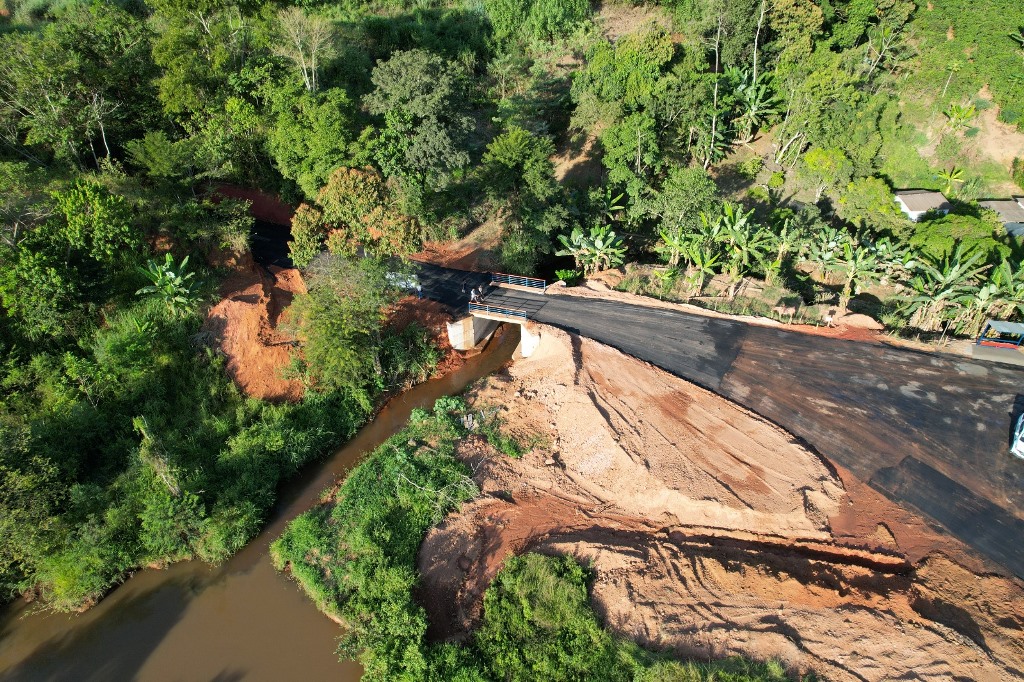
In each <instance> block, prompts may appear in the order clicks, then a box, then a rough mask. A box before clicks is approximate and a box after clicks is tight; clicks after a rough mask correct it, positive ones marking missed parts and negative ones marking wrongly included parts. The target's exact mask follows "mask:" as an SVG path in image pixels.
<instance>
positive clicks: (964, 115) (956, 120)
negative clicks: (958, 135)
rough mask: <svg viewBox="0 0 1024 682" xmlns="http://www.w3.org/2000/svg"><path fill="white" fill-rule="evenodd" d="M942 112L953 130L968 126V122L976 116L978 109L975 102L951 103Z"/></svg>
mask: <svg viewBox="0 0 1024 682" xmlns="http://www.w3.org/2000/svg"><path fill="white" fill-rule="evenodd" d="M942 113H943V115H944V116H945V117H946V122H947V123H948V125H949V127H950V129H951V130H962V129H963V128H966V127H967V122H968V121H970V120H971V119H972V118H974V114H976V113H977V109H976V108H975V106H974V105H973V104H950V105H949V108H948V109H946V110H945V111H944V112H942Z"/></svg>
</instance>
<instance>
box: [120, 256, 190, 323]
mask: <svg viewBox="0 0 1024 682" xmlns="http://www.w3.org/2000/svg"><path fill="white" fill-rule="evenodd" d="M139 272H141V273H142V274H143V275H145V276H146V278H147V279H149V281H151V282H152V284H150V285H147V286H144V287H142V288H141V289H139V290H138V291H136V292H135V295H136V296H155V297H156V298H159V299H160V300H162V301H163V302H164V304H165V305H166V306H167V308H168V309H169V310H170V311H171V314H172V315H175V316H177V315H182V314H185V313H186V312H188V311H189V310H192V309H193V308H194V307H195V305H196V303H197V302H198V301H199V291H198V289H199V287H198V283H197V282H195V281H193V278H194V277H195V273H194V272H188V256H185V257H184V258H183V259H182V260H181V263H180V264H178V265H175V264H174V256H172V255H171V254H170V253H168V254H165V256H164V262H163V263H157V262H156V261H153V260H150V261H149V262H148V263H146V267H144V268H139Z"/></svg>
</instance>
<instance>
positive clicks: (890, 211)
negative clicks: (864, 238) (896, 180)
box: [836, 178, 910, 233]
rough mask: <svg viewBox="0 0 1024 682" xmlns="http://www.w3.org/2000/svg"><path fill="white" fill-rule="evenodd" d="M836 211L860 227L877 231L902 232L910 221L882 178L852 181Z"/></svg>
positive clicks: (840, 199) (841, 197) (840, 198)
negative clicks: (901, 210)
mask: <svg viewBox="0 0 1024 682" xmlns="http://www.w3.org/2000/svg"><path fill="white" fill-rule="evenodd" d="M836 213H838V214H839V216H840V217H841V218H843V219H844V220H846V221H848V222H850V223H852V224H853V225H856V226H857V227H866V228H868V229H871V230H874V231H880V230H889V231H893V232H897V233H902V232H905V231H906V229H907V227H908V226H909V224H910V221H908V220H907V218H906V216H904V215H903V213H902V212H900V210H899V207H898V206H897V205H896V200H895V199H894V198H893V195H892V191H891V190H890V189H889V186H888V185H886V184H885V181H884V180H882V179H881V178H857V179H856V180H854V181H853V182H851V183H849V184H848V185H847V186H846V189H845V190H844V191H843V193H842V195H841V196H840V197H839V201H838V203H837V204H836Z"/></svg>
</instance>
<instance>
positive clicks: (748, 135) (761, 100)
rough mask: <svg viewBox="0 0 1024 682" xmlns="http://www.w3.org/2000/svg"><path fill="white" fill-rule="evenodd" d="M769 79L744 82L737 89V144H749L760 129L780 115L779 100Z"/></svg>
mask: <svg viewBox="0 0 1024 682" xmlns="http://www.w3.org/2000/svg"><path fill="white" fill-rule="evenodd" d="M766 81H767V79H759V80H757V81H753V82H750V83H746V82H743V83H741V84H740V85H739V86H738V87H737V88H736V95H737V101H738V106H739V116H738V117H737V118H736V131H737V135H738V137H737V139H736V142H735V143H736V144H747V143H748V142H750V141H751V140H753V139H754V136H755V135H756V134H757V131H758V129H759V128H760V127H761V126H763V125H764V124H766V123H768V122H769V121H770V120H772V119H773V118H774V117H775V116H778V114H779V98H778V97H777V96H776V95H775V93H773V92H772V89H771V85H770V84H769V83H768V82H766Z"/></svg>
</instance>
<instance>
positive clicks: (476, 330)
mask: <svg viewBox="0 0 1024 682" xmlns="http://www.w3.org/2000/svg"><path fill="white" fill-rule="evenodd" d="M498 324H499V323H498V321H497V320H488V319H485V318H482V317H476V316H475V315H469V316H467V317H464V318H462V319H461V320H456V321H455V322H449V323H448V341H449V342H450V343H451V344H452V348H454V349H455V350H469V349H470V348H475V347H476V345H477V344H478V343H480V342H481V341H483V340H484V339H486V338H487V337H488V336H490V335H491V334H493V333H494V330H495V329H497V328H498Z"/></svg>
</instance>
